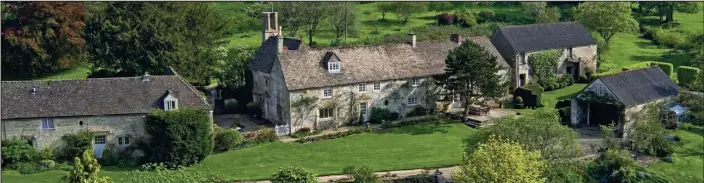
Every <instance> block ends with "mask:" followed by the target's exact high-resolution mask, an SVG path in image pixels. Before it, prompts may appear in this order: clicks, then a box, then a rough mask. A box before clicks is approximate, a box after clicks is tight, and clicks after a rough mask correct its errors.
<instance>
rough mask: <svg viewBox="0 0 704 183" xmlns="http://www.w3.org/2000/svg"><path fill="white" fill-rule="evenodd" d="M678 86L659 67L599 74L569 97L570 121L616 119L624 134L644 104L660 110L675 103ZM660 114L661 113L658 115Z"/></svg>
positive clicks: (600, 122)
mask: <svg viewBox="0 0 704 183" xmlns="http://www.w3.org/2000/svg"><path fill="white" fill-rule="evenodd" d="M678 94H679V87H678V86H677V84H675V82H674V81H672V79H670V77H669V76H667V74H665V72H663V71H662V70H661V69H660V68H659V67H657V66H655V67H650V68H645V69H638V70H629V71H624V72H621V73H618V74H615V75H611V76H605V77H602V78H599V79H597V80H595V81H594V82H592V83H591V84H589V85H588V86H587V87H586V88H584V89H583V90H582V91H581V92H580V93H579V94H577V96H576V97H575V98H574V99H572V101H571V107H570V110H571V123H572V125H574V126H580V125H587V126H589V125H608V124H609V123H611V122H614V123H616V124H617V125H618V126H617V128H616V130H617V133H618V134H619V135H622V136H623V137H624V138H625V137H627V135H628V131H629V130H630V128H631V127H632V126H633V123H634V121H635V118H636V116H638V115H640V114H641V113H640V112H641V111H643V110H644V109H645V108H646V106H647V105H651V104H652V105H657V106H659V108H660V109H661V111H660V112H661V113H664V114H666V112H667V110H662V109H670V108H671V107H673V106H675V105H676V100H677V95H678ZM661 117H662V116H661Z"/></svg>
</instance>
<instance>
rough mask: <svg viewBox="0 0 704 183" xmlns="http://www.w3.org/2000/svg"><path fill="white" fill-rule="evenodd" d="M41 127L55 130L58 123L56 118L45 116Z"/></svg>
mask: <svg viewBox="0 0 704 183" xmlns="http://www.w3.org/2000/svg"><path fill="white" fill-rule="evenodd" d="M39 128H40V129H42V130H55V129H56V124H55V123H54V118H44V119H42V122H41V123H40V124H39Z"/></svg>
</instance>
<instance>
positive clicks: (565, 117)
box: [557, 107, 572, 125]
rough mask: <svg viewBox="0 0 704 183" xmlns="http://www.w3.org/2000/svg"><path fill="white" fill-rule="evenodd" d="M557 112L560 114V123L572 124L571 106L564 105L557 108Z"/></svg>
mask: <svg viewBox="0 0 704 183" xmlns="http://www.w3.org/2000/svg"><path fill="white" fill-rule="evenodd" d="M557 113H558V114H559V115H560V123H561V124H563V125H570V116H572V111H571V108H570V107H563V108H559V109H557Z"/></svg>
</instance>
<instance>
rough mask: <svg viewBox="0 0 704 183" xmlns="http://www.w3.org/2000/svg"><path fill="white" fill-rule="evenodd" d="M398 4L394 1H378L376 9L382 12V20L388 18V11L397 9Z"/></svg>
mask: <svg viewBox="0 0 704 183" xmlns="http://www.w3.org/2000/svg"><path fill="white" fill-rule="evenodd" d="M395 6H396V4H395V3H393V2H378V3H376V9H377V10H379V12H381V21H384V20H386V13H388V12H392V11H394V9H395Z"/></svg>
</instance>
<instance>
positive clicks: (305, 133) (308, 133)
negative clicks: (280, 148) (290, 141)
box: [291, 127, 321, 138]
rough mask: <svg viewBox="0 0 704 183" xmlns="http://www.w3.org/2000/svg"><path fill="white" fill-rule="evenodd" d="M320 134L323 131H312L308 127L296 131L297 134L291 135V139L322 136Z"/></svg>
mask: <svg viewBox="0 0 704 183" xmlns="http://www.w3.org/2000/svg"><path fill="white" fill-rule="evenodd" d="M320 133H321V131H319V130H311V129H310V128H308V127H304V128H301V129H298V131H296V132H295V133H293V134H291V137H293V138H303V137H307V136H311V135H317V134H320Z"/></svg>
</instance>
